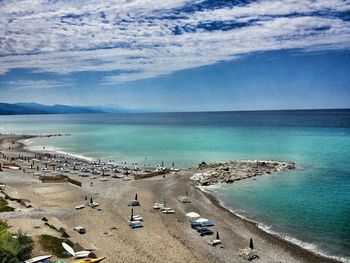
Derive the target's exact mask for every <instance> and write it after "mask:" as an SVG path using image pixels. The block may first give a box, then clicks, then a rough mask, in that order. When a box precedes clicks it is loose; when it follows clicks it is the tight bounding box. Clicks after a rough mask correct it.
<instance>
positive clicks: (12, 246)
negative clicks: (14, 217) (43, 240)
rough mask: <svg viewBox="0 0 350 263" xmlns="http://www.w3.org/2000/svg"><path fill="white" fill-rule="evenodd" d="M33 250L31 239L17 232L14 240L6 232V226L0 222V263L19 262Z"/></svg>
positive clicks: (26, 257)
mask: <svg viewBox="0 0 350 263" xmlns="http://www.w3.org/2000/svg"><path fill="white" fill-rule="evenodd" d="M32 249H33V242H32V239H31V238H30V237H28V236H26V235H25V234H23V233H22V231H18V232H17V234H16V238H14V237H13V236H12V234H11V233H10V232H9V231H8V230H7V224H6V222H4V221H1V220H0V262H1V263H3V262H10V263H12V262H19V261H24V260H26V259H28V258H29V257H30V253H31V252H32Z"/></svg>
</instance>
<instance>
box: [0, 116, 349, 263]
mask: <svg viewBox="0 0 350 263" xmlns="http://www.w3.org/2000/svg"><path fill="white" fill-rule="evenodd" d="M11 132H12V133H25V134H51V133H70V134H71V136H65V137H51V138H38V139H34V140H32V141H31V142H30V143H31V145H32V146H39V145H40V146H42V145H44V146H46V147H55V148H56V149H59V150H62V151H65V152H70V153H75V154H79V155H83V156H87V157H93V158H99V157H102V158H104V159H114V160H117V161H119V162H121V161H128V162H131V161H137V162H139V163H141V164H142V163H143V162H147V163H151V164H153V165H155V164H159V163H161V161H164V163H165V165H168V166H170V165H171V163H172V162H175V166H178V167H186V166H192V165H196V164H197V163H199V162H201V161H203V160H204V161H225V160H233V159H279V160H287V161H294V162H296V163H297V165H298V168H297V169H296V170H295V171H287V172H283V173H279V174H276V175H269V176H262V177H259V178H256V180H245V181H240V182H237V183H234V184H231V185H222V186H220V187H219V188H215V189H214V191H215V192H216V194H217V195H218V196H219V198H220V199H221V200H222V201H223V203H224V204H225V205H227V206H229V207H230V208H232V209H233V210H235V211H236V212H238V213H239V214H241V215H244V216H246V217H248V218H250V219H252V220H255V221H258V222H260V223H261V226H262V227H263V228H265V229H266V230H268V231H272V232H276V233H279V234H280V235H282V236H283V237H285V238H287V239H289V240H291V241H293V242H296V243H298V244H299V245H302V246H304V247H306V248H308V249H312V250H316V251H320V252H322V253H326V254H328V255H333V256H337V257H341V258H344V260H350V194H349V193H350V161H349V160H350V110H338V111H280V112H226V113H174V114H170V113H167V114H156V113H154V114H109V115H103V114H101V115H41V116H2V117H0V133H11ZM145 158H147V160H146V159H145Z"/></svg>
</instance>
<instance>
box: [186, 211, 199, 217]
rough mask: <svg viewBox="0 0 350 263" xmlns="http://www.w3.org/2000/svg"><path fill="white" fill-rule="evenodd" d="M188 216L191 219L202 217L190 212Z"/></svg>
mask: <svg viewBox="0 0 350 263" xmlns="http://www.w3.org/2000/svg"><path fill="white" fill-rule="evenodd" d="M186 216H187V217H189V218H198V217H200V215H199V214H197V213H196V212H189V213H187V214H186Z"/></svg>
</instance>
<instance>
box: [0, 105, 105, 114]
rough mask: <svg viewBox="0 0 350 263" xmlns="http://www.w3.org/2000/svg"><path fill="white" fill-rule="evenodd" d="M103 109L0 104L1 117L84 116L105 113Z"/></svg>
mask: <svg viewBox="0 0 350 263" xmlns="http://www.w3.org/2000/svg"><path fill="white" fill-rule="evenodd" d="M105 112H106V111H103V110H101V109H94V108H90V107H83V106H66V105H57V104H56V105H42V104H38V103H14V104H10V103H0V115H25V114H74V113H75V114H83V113H105Z"/></svg>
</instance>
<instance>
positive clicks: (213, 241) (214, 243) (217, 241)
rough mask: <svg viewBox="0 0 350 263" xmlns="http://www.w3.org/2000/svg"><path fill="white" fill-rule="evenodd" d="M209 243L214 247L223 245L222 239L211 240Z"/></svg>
mask: <svg viewBox="0 0 350 263" xmlns="http://www.w3.org/2000/svg"><path fill="white" fill-rule="evenodd" d="M208 243H209V244H210V245H212V246H217V245H221V244H222V242H221V240H220V239H214V240H209V241H208Z"/></svg>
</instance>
